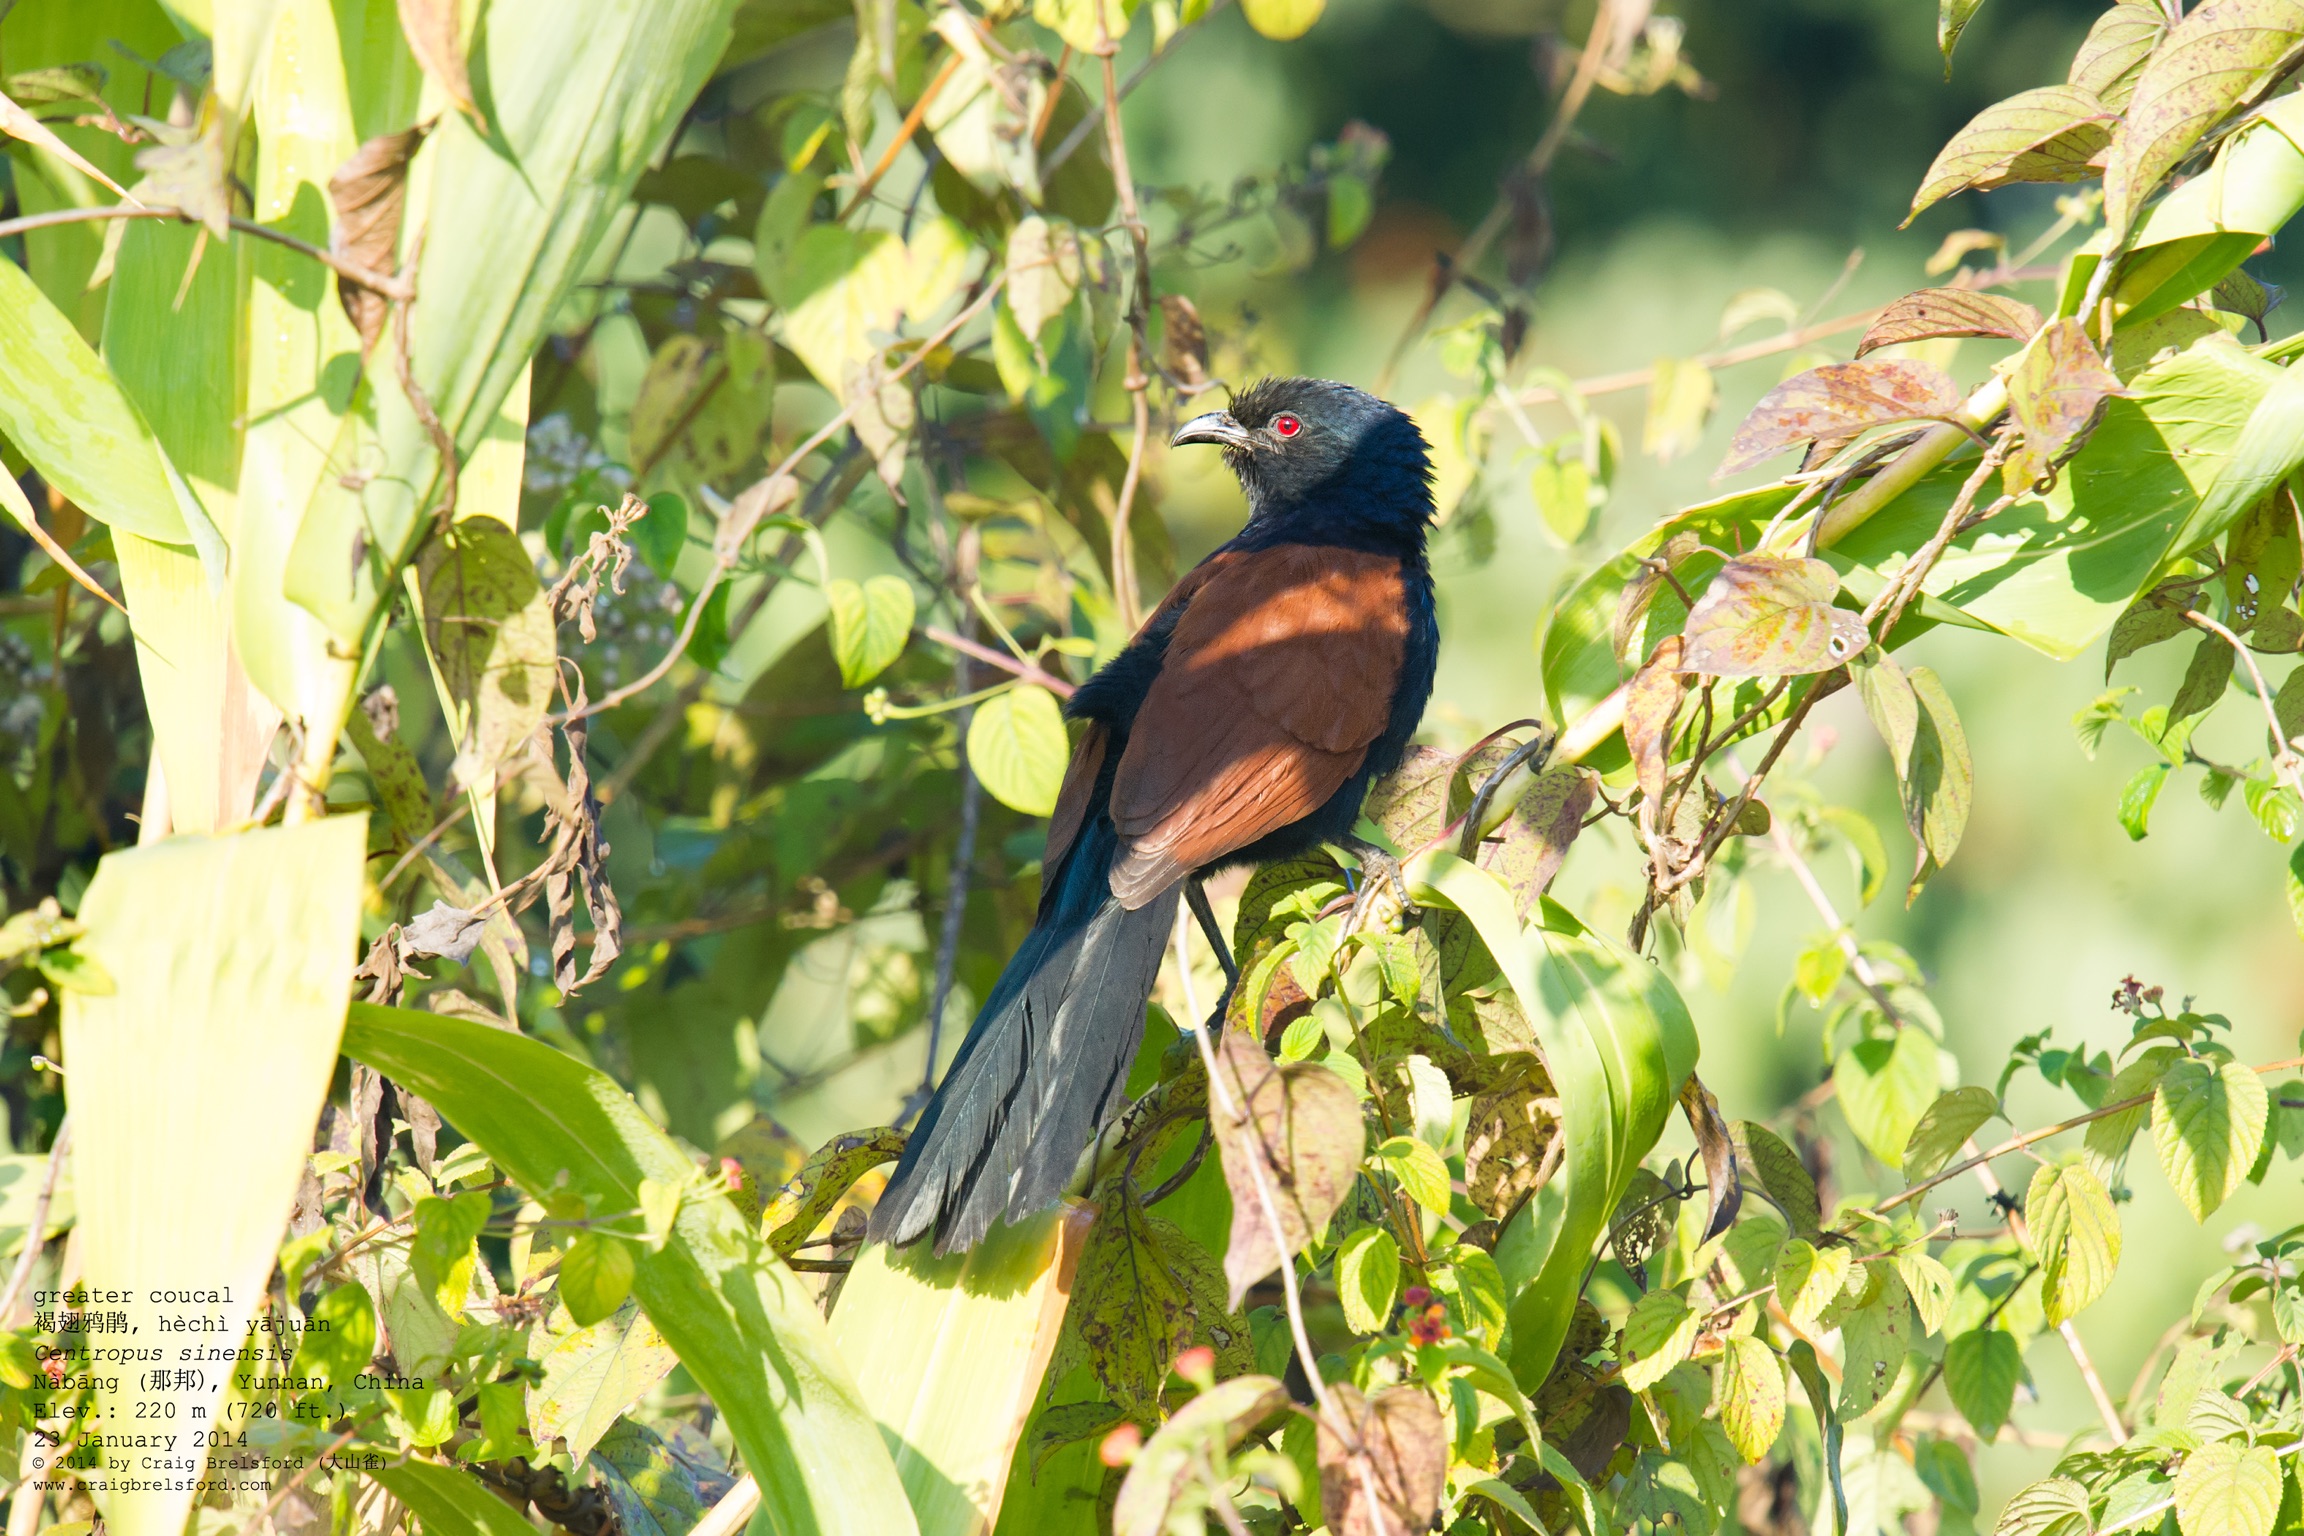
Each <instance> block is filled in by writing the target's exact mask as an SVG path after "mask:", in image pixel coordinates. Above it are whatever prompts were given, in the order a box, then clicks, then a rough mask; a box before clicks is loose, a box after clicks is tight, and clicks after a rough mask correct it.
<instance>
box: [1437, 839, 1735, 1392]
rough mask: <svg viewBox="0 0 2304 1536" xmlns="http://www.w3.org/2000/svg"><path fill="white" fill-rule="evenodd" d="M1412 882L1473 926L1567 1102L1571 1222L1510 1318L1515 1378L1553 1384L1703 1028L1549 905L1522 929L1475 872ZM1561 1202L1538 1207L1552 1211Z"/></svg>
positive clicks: (1498, 892) (1620, 956)
mask: <svg viewBox="0 0 2304 1536" xmlns="http://www.w3.org/2000/svg"><path fill="white" fill-rule="evenodd" d="M1408 873H1409V877H1410V890H1411V892H1412V893H1413V894H1414V895H1415V896H1416V899H1417V900H1418V901H1419V902H1428V903H1430V904H1434V905H1448V906H1453V907H1455V908H1456V910H1458V911H1459V912H1462V913H1463V914H1464V915H1465V916H1466V917H1468V918H1470V919H1471V921H1472V925H1473V927H1474V928H1475V929H1476V930H1477V931H1478V933H1479V935H1480V938H1481V940H1482V942H1483V943H1485V944H1486V946H1487V948H1488V951H1489V953H1490V954H1491V955H1492V956H1493V957H1494V959H1495V961H1496V964H1497V968H1498V969H1499V970H1500V971H1501V972H1502V973H1503V975H1504V978H1505V979H1506V980H1507V981H1508V982H1509V983H1510V985H1511V987H1512V990H1513V993H1514V995H1515V996H1517V997H1518V998H1519V1000H1520V1003H1521V1007H1522V1009H1523V1011H1524V1012H1525V1013H1526V1014H1527V1017H1528V1020H1529V1023H1530V1024H1531V1025H1532V1026H1533V1027H1534V1029H1535V1032H1536V1035H1537V1038H1538V1040H1539V1041H1540V1043H1541V1044H1542V1046H1543V1054H1544V1060H1545V1062H1546V1064H1547V1066H1548V1067H1549V1069H1550V1071H1551V1074H1552V1079H1553V1083H1554V1086H1555V1088H1556V1090H1557V1092H1558V1095H1559V1098H1560V1104H1561V1117H1562V1121H1563V1134H1564V1136H1565V1139H1566V1140H1565V1146H1566V1151H1565V1154H1564V1156H1563V1158H1562V1161H1561V1167H1560V1171H1559V1172H1558V1173H1557V1174H1556V1175H1554V1181H1555V1183H1556V1184H1557V1185H1558V1186H1559V1188H1560V1191H1561V1200H1562V1204H1561V1208H1560V1211H1561V1214H1560V1217H1559V1223H1558V1225H1557V1226H1556V1227H1552V1228H1551V1230H1550V1231H1549V1232H1548V1233H1545V1234H1544V1237H1543V1238H1542V1239H1540V1241H1542V1242H1543V1247H1542V1248H1541V1250H1540V1255H1541V1256H1540V1257H1536V1258H1534V1259H1533V1262H1534V1265H1535V1270H1536V1275H1535V1278H1534V1279H1533V1280H1532V1281H1531V1282H1530V1283H1529V1284H1527V1285H1526V1286H1525V1287H1524V1288H1522V1290H1521V1291H1520V1293H1519V1295H1518V1296H1517V1297H1515V1298H1514V1300H1513V1303H1512V1312H1511V1330H1512V1362H1511V1363H1512V1369H1513V1373H1514V1374H1515V1376H1517V1377H1518V1378H1519V1379H1521V1380H1523V1381H1529V1380H1534V1381H1541V1380H1543V1379H1544V1377H1545V1375H1546V1374H1547V1373H1548V1372H1549V1371H1550V1370H1551V1366H1552V1362H1553V1360H1554V1359H1555V1357H1556V1356H1557V1355H1558V1353H1559V1350H1560V1344H1561V1341H1562V1339H1564V1338H1565V1337H1566V1335H1567V1331H1568V1324H1569V1322H1570V1320H1571V1318H1572V1316H1573V1313H1574V1310H1575V1298H1576V1296H1577V1294H1578V1293H1579V1291H1580V1290H1581V1288H1582V1284H1583V1276H1584V1270H1585V1267H1586V1265H1587V1263H1588V1262H1589V1261H1590V1259H1591V1256H1592V1253H1593V1251H1594V1249H1595V1247H1596V1246H1597V1244H1598V1242H1599V1240H1600V1237H1601V1235H1602V1234H1603V1233H1604V1232H1605V1231H1606V1229H1607V1226H1608V1222H1609V1220H1610V1218H1611V1217H1612V1216H1613V1215H1614V1213H1615V1210H1616V1203H1617V1201H1618V1199H1619V1198H1620V1197H1621V1196H1622V1194H1623V1192H1624V1190H1625V1188H1626V1187H1627V1185H1628V1184H1629V1183H1630V1181H1631V1177H1632V1172H1633V1170H1634V1169H1636V1168H1638V1167H1639V1165H1640V1160H1641V1159H1642V1158H1643V1157H1645V1156H1646V1155H1647V1154H1648V1151H1649V1150H1650V1149H1651V1148H1652V1147H1654V1146H1655V1144H1656V1138H1657V1137H1658V1136H1659V1135H1660V1134H1661V1133H1662V1131H1663V1129H1664V1126H1665V1123H1666V1121H1667V1120H1668V1118H1669V1117H1670V1114H1671V1111H1672V1107H1673V1105H1674V1104H1675V1103H1677V1102H1678V1098H1679V1092H1680V1085H1681V1084H1682V1083H1683V1082H1685V1081H1686V1080H1687V1077H1688V1075H1689V1074H1690V1073H1691V1072H1692V1071H1694V1070H1695V1065H1696V1053H1697V1040H1696V1032H1695V1028H1694V1026H1693V1025H1692V1023H1691V1022H1690V1020H1689V1017H1688V1010H1687V1007H1686V1005H1685V1004H1683V1003H1682V1002H1681V1000H1680V997H1679V994H1678V993H1677V992H1675V991H1674V990H1673V988H1672V984H1671V982H1670V981H1669V980H1667V979H1666V978H1665V977H1664V975H1663V973H1662V972H1661V971H1659V970H1658V969H1657V968H1656V967H1655V966H1652V965H1650V964H1649V963H1648V962H1646V961H1645V960H1642V959H1639V958H1638V957H1636V956H1633V955H1631V954H1628V953H1627V952H1625V951H1624V950H1622V949H1620V948H1618V947H1617V946H1616V945H1614V944H1612V943H1610V942H1609V941H1608V940H1606V939H1604V938H1602V937H1601V936H1600V935H1599V934H1597V933H1595V932H1593V931H1592V930H1591V929H1589V928H1587V927H1585V926H1584V924H1583V923H1581V922H1579V921H1578V920H1577V919H1576V918H1575V917H1574V916H1573V915H1572V914H1571V913H1570V912H1569V911H1568V910H1567V908H1565V907H1563V906H1561V905H1560V904H1559V903H1558V902H1555V901H1553V900H1552V899H1551V898H1549V897H1546V898H1543V899H1542V900H1540V901H1539V903H1538V905H1537V909H1536V911H1535V913H1534V914H1533V920H1532V922H1531V923H1530V924H1529V925H1528V926H1526V927H1525V928H1523V926H1522V925H1521V922H1520V918H1519V915H1518V913H1517V912H1516V911H1515V909H1514V907H1513V904H1512V897H1511V895H1510V893H1509V892H1508V891H1506V890H1505V888H1504V886H1503V885H1502V883H1501V882H1500V881H1498V880H1497V879H1496V877H1495V876H1493V875H1491V874H1489V873H1488V872H1487V871H1485V870H1482V869H1480V868H1478V867H1477V866H1475V865H1471V864H1467V863H1465V862H1464V861H1462V860H1460V859H1457V858H1455V857H1454V856H1453V855H1450V854H1446V853H1428V854H1426V855H1424V856H1423V857H1422V858H1420V859H1418V860H1417V861H1415V862H1414V863H1413V864H1412V865H1411V866H1410V869H1409V872H1408ZM1550 1189H1551V1186H1547V1189H1546V1191H1545V1192H1544V1193H1543V1194H1542V1195H1541V1196H1540V1199H1543V1200H1545V1201H1547V1202H1548V1200H1549V1196H1550ZM1547 1225H1549V1222H1548V1221H1547Z"/></svg>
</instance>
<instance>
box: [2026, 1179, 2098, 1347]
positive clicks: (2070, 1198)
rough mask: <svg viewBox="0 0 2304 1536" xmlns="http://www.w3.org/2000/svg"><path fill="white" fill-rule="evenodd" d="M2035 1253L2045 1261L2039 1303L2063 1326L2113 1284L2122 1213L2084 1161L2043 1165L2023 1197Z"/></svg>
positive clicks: (2051, 1324)
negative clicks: (2055, 1165)
mask: <svg viewBox="0 0 2304 1536" xmlns="http://www.w3.org/2000/svg"><path fill="white" fill-rule="evenodd" d="M2024 1216H2025V1220H2026V1221H2027V1222H2029V1223H2030V1225H2031V1231H2032V1251H2033V1253H2034V1254H2035V1255H2036V1256H2037V1257H2038V1258H2039V1260H2040V1301H2041V1305H2042V1306H2043V1307H2044V1308H2045V1309H2046V1311H2047V1314H2048V1326H2049V1327H2051V1328H2055V1327H2060V1326H2062V1325H2063V1323H2064V1322H2065V1321H2066V1320H2067V1319H2069V1318H2071V1317H2074V1316H2076V1315H2077V1314H2079V1313H2080V1312H2081V1311H2082V1310H2083V1309H2085V1308H2086V1307H2087V1306H2088V1305H2089V1304H2090V1303H2091V1302H2093V1301H2095V1300H2096V1298H2097V1297H2099V1296H2101V1295H2103V1294H2104V1288H2105V1287H2106V1286H2108V1285H2110V1284H2111V1283H2112V1272H2113V1271H2114V1270H2115V1269H2117V1268H2119V1266H2120V1213H2119V1212H2118V1211H2117V1210H2115V1209H2114V1208H2113V1205H2112V1196H2111V1194H2110V1193H2109V1192H2107V1191H2106V1190H2105V1188H2104V1186H2103V1184H2102V1183H2101V1182H2099V1181H2098V1179H2097V1177H2096V1175H2095V1174H2093V1173H2090V1172H2089V1171H2088V1169H2087V1168H2086V1167H2085V1166H2083V1165H2080V1164H2066V1165H2065V1166H2063V1167H2046V1166H2043V1167H2041V1168H2040V1169H2038V1170H2037V1171H2035V1172H2034V1173H2033V1175H2032V1185H2031V1188H2030V1189H2029V1190H2028V1191H2027V1192H2026V1193H2025V1196H2024Z"/></svg>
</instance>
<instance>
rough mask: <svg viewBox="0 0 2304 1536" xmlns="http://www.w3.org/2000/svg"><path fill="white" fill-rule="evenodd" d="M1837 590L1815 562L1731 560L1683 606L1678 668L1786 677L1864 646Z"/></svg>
mask: <svg viewBox="0 0 2304 1536" xmlns="http://www.w3.org/2000/svg"><path fill="white" fill-rule="evenodd" d="M1839 591H1840V578H1839V575H1838V574H1837V573H1836V572H1835V571H1834V570H1833V569H1832V567H1831V566H1830V565H1828V564H1826V563H1825V562H1824V561H1822V560H1804V559H1799V558H1796V557H1792V556H1785V555H1745V556H1742V557H1741V558H1739V559H1735V560H1731V561H1729V562H1728V563H1727V564H1726V565H1723V566H1722V567H1720V571H1719V574H1718V575H1716V576H1714V577H1713V578H1712V584H1711V585H1710V586H1709V587H1707V588H1705V589H1704V595H1703V596H1702V597H1699V598H1698V599H1696V606H1695V607H1694V608H1693V609H1691V610H1690V611H1689V614H1688V628H1687V630H1686V632H1685V640H1684V643H1683V645H1682V647H1681V650H1680V656H1679V662H1678V665H1679V668H1680V669H1681V670H1684V671H1688V672H1695V673H1699V674H1702V675H1704V676H1707V677H1786V676H1797V675H1799V674H1802V673H1807V672H1823V671H1827V670H1829V669H1831V668H1833V667H1836V666H1838V665H1840V664H1841V663H1842V662H1844V661H1846V660H1848V659H1849V658H1850V657H1852V656H1854V655H1856V654H1857V653H1858V652H1860V651H1862V650H1863V649H1864V647H1865V646H1866V645H1868V644H1870V643H1871V636H1870V634H1869V633H1867V631H1866V630H1865V628H1864V621H1863V619H1862V618H1861V617H1859V616H1858V615H1856V614H1854V613H1850V612H1848V611H1846V610H1844V609H1841V608H1837V607H1835V606H1833V602H1832V599H1833V598H1834V597H1836V596H1838V595H1839Z"/></svg>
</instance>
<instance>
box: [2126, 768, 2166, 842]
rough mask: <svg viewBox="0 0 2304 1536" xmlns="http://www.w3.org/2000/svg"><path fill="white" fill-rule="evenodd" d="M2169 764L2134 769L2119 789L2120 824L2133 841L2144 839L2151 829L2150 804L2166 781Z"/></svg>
mask: <svg viewBox="0 0 2304 1536" xmlns="http://www.w3.org/2000/svg"><path fill="white" fill-rule="evenodd" d="M2168 774H2169V765H2168V764H2166V763H2153V764H2151V765H2149V766H2147V767H2143V768H2139V769H2137V770H2136V773H2135V776H2134V777H2132V778H2130V779H2129V780H2128V782H2127V784H2126V785H2125V786H2124V787H2123V788H2122V789H2121V791H2120V825H2121V827H2122V828H2123V829H2125V830H2126V832H2127V833H2128V836H2129V839H2130V840H2131V841H2133V842H2139V843H2140V842H2142V841H2144V837H2145V834H2146V833H2148V832H2149V831H2151V829H2152V825H2151V824H2152V806H2153V803H2154V802H2155V801H2157V800H2158V799H2159V798H2160V786H2161V785H2163V784H2165V783H2167V782H2168Z"/></svg>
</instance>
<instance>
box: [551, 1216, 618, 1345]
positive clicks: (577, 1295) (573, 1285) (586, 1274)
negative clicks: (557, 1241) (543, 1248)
mask: <svg viewBox="0 0 2304 1536" xmlns="http://www.w3.org/2000/svg"><path fill="white" fill-rule="evenodd" d="M635 1268H636V1265H635V1262H634V1260H633V1257H632V1245H631V1244H630V1243H628V1242H626V1241H625V1240H624V1239H623V1238H620V1237H616V1236H613V1235H611V1234H609V1233H606V1232H580V1233H578V1234H577V1236H576V1241H574V1242H573V1243H570V1244H569V1245H568V1254H567V1257H565V1258H563V1259H562V1260H561V1261H560V1299H561V1300H562V1301H564V1302H566V1303H567V1304H568V1314H569V1316H571V1317H573V1318H575V1319H576V1324H577V1326H578V1327H580V1328H589V1327H591V1326H592V1325H593V1324H594V1323H597V1322H600V1321H601V1320H603V1319H605V1318H607V1317H609V1316H612V1315H613V1314H614V1313H615V1311H616V1309H617V1308H618V1307H620V1306H622V1305H624V1298H625V1297H627V1296H629V1295H631V1294H632V1275H633V1272H634V1270H635Z"/></svg>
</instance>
